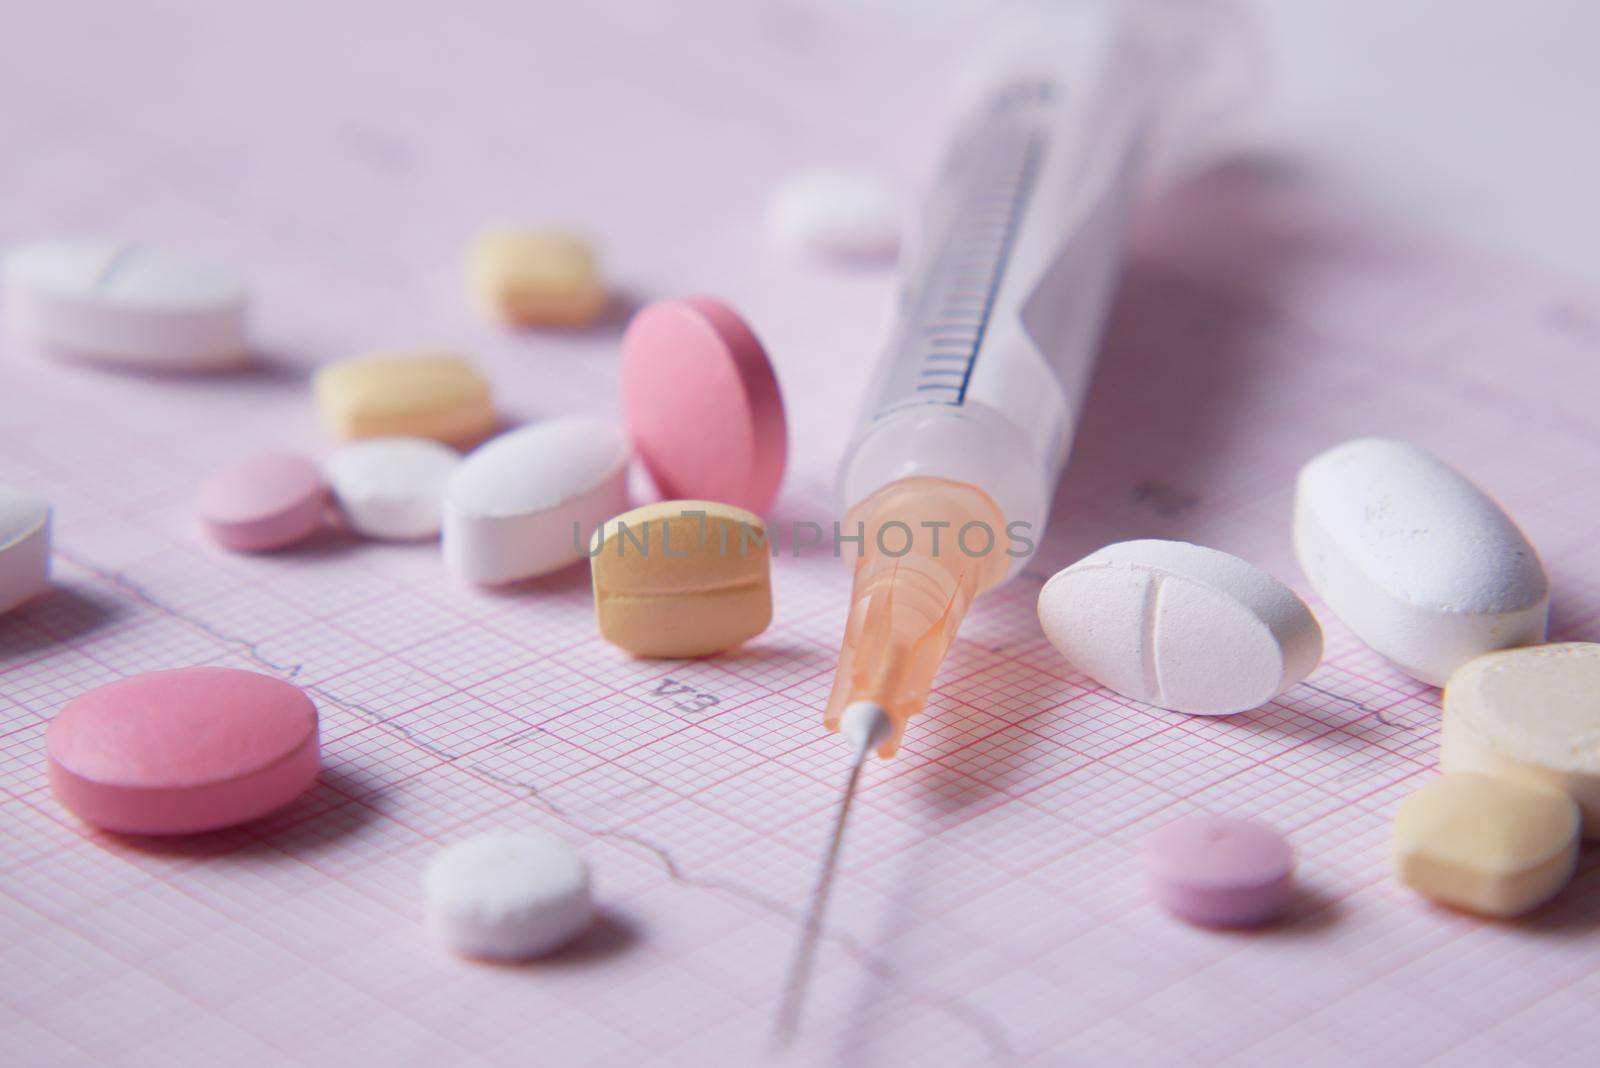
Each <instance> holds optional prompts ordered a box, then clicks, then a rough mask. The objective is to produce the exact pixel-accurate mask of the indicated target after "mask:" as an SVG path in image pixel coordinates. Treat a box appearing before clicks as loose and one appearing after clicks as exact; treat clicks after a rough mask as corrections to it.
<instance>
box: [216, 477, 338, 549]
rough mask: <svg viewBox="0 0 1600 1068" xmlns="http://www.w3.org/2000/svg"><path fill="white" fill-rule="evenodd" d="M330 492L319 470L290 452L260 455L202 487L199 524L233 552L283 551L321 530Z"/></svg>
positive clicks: (218, 542)
mask: <svg viewBox="0 0 1600 1068" xmlns="http://www.w3.org/2000/svg"><path fill="white" fill-rule="evenodd" d="M327 496H328V491H327V487H326V486H325V485H324V484H323V481H322V472H321V471H320V470H318V468H317V465H316V464H314V463H312V462H311V461H310V460H308V459H306V458H305V457H304V456H297V455H295V454H294V453H284V452H264V453H259V454H257V455H255V456H251V457H249V458H247V459H244V460H241V461H239V462H238V463H236V464H233V465H232V466H229V467H225V468H223V469H222V470H221V471H218V472H216V473H215V474H213V475H212V476H211V477H210V478H208V479H206V480H205V482H203V483H201V485H200V493H199V496H198V497H197V499H196V502H195V508H196V511H197V512H198V513H199V516H200V523H201V525H202V526H204V527H205V529H206V532H207V533H209V534H210V535H211V537H212V538H213V539H215V540H216V542H217V544H219V545H221V546H222V547H224V548H227V549H233V550H235V551H236V552H247V553H254V552H265V551H267V550H269V549H281V548H283V547H285V546H287V545H293V544H294V543H295V542H297V541H303V540H305V539H306V538H308V537H310V536H311V535H312V534H313V533H315V532H316V530H317V529H318V528H319V527H320V526H321V525H322V514H323V511H324V509H325V507H326V505H327Z"/></svg>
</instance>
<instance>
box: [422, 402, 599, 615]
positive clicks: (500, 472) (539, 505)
mask: <svg viewBox="0 0 1600 1068" xmlns="http://www.w3.org/2000/svg"><path fill="white" fill-rule="evenodd" d="M628 455H629V450H628V440H627V438H626V437H625V436H624V435H623V433H622V430H621V429H620V428H619V427H617V426H616V425H615V424H612V423H608V422H606V421H604V420H602V419H587V418H570V419H553V420H550V421H549V422H546V423H538V424H536V425H534V426H528V427H523V428H522V429H520V430H513V431H512V432H511V433H509V434H502V435H501V436H500V437H497V438H495V439H494V440H492V441H489V442H487V443H486V444H484V445H482V446H480V447H479V448H478V449H476V450H474V451H473V452H472V453H471V454H470V455H469V456H468V457H467V458H466V459H465V460H464V461H463V462H462V464H461V466H460V467H459V468H458V469H457V470H456V473H455V475H454V477H452V478H451V480H450V488H449V489H448V491H447V492H446V494H445V506H444V527H443V531H444V559H445V564H446V566H448V567H449V568H450V571H451V572H452V573H453V574H454V575H456V576H457V577H458V578H461V579H464V580H466V581H468V582H476V583H482V584H484V585H498V584H501V583H506V582H517V581H519V580H521V579H526V578H532V577H534V576H536V575H543V574H546V573H547V572H550V571H554V570H556V569H557V568H560V567H565V566H566V565H567V564H570V563H572V562H573V561H575V560H578V559H580V558H582V557H583V556H584V554H585V550H586V549H587V547H588V545H589V538H590V535H592V534H593V533H594V529H595V527H597V526H599V525H600V524H601V523H603V522H605V521H606V520H607V519H610V518H611V517H612V516H614V515H617V514H618V513H620V512H623V511H626V510H627V507H628V502H627V473H628Z"/></svg>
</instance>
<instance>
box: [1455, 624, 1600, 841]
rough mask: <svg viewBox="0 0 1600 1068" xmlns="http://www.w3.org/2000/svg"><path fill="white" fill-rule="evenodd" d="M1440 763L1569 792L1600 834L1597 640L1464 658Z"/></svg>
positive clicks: (1593, 834) (1590, 829)
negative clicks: (1472, 658)
mask: <svg viewBox="0 0 1600 1068" xmlns="http://www.w3.org/2000/svg"><path fill="white" fill-rule="evenodd" d="M1439 767H1440V768H1441V769H1442V770H1444V771H1476V772H1482V773H1484V774H1486V775H1495V776H1498V777H1500V778H1504V779H1514V780H1517V781H1519V782H1525V783H1530V784H1532V785H1535V786H1546V787H1551V788H1553V789H1555V790H1558V791H1561V792H1563V793H1566V794H1568V795H1569V796H1570V797H1571V798H1572V799H1573V800H1574V801H1575V802H1577V804H1578V808H1579V810H1580V811H1581V812H1582V813H1583V834H1584V837H1585V838H1600V645H1597V644H1595V643H1593V642H1560V643H1557V644H1555V645H1535V646H1530V647H1528V648H1524V649H1506V650H1503V651H1501V652H1496V653H1488V654H1486V655H1484V656H1480V657H1477V658H1476V659H1474V660H1470V661H1468V662H1467V663H1466V664H1465V665H1463V666H1462V667H1461V668H1460V669H1458V670H1457V671H1456V673H1455V674H1454V675H1451V676H1450V681H1449V683H1448V684H1447V685H1446V686H1445V690H1444V717H1443V719H1442V721H1441V723H1440V729H1439Z"/></svg>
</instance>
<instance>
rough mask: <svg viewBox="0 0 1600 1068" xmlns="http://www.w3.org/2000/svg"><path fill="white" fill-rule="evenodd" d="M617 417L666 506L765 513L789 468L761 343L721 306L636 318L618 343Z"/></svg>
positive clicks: (676, 303)
mask: <svg viewBox="0 0 1600 1068" xmlns="http://www.w3.org/2000/svg"><path fill="white" fill-rule="evenodd" d="M622 407H623V416H624V419H625V420H626V422H627V425H628V434H629V436H630V437H631V438H632V439H633V447H634V450H635V451H636V452H637V453H638V454H639V456H640V458H641V459H643V460H644V464H645V467H646V468H647V469H648V470H649V472H650V476H651V477H652V478H653V479H655V483H656V486H657V487H658V488H659V489H660V490H661V492H662V493H663V494H665V495H666V497H667V498H669V499H673V498H686V499H694V500H707V501H719V502H721V503H723V504H731V505H735V506H736V507H739V508H744V509H746V510H748V511H751V512H756V513H758V514H760V513H764V512H765V511H766V510H767V508H768V507H770V506H771V504H772V500H773V498H774V497H776V496H777V493H778V484H779V483H780V482H782V481H783V468H784V464H785V462H786V461H787V459H788V449H789V446H788V428H787V426H786V424H785V421H784V415H783V397H782V395H781V394H780V393H779V391H778V379H777V376H776V375H775V374H774V373H773V370H772V364H771V363H770V362H769V361H768V360H767V354H766V351H765V350H764V349H762V347H761V342H760V341H758V340H757V339H756V336H755V334H754V333H752V332H751V330H750V328H749V327H748V326H746V325H745V322H744V320H743V319H741V318H740V317H739V315H738V313H737V312H735V311H734V310H733V309H732V308H730V307H728V306H727V305H726V304H723V303H722V302H721V301H718V300H713V299H712V298H710V297H690V298H688V299H687V300H664V301H658V302H657V303H655V304H651V305H649V306H648V307H646V308H644V309H643V310H641V311H640V312H639V313H638V314H637V315H635V316H634V317H633V321H632V322H630V323H629V324H628V329H627V332H626V333H625V334H624V335H623V337H622Z"/></svg>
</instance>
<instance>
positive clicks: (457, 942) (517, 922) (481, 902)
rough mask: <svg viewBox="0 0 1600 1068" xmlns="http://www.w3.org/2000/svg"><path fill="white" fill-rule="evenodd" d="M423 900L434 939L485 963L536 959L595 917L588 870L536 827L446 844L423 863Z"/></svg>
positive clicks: (564, 844) (555, 838)
mask: <svg viewBox="0 0 1600 1068" xmlns="http://www.w3.org/2000/svg"><path fill="white" fill-rule="evenodd" d="M423 898H424V910H425V912H426V914H427V921H428V928H429V930H430V931H432V932H433V935H434V937H435V938H437V939H438V940H439V941H440V942H441V943H442V944H443V945H444V946H446V947H447V948H448V949H450V950H451V951H453V952H455V953H459V954H461V955H462V956H465V957H477V958H482V959H486V960H504V961H510V960H526V959H529V958H532V957H538V956H542V955H544V954H546V953H549V952H551V951H552V950H555V949H559V948H560V947H561V946H563V945H565V944H566V943H568V942H570V941H571V940H572V939H574V938H576V937H577V936H578V935H579V934H581V933H582V932H583V930H584V929H585V928H586V927H588V926H589V923H590V921H591V920H592V919H593V916H594V903H593V900H592V896H591V891H590V879H589V868H588V865H587V864H585V863H584V861H583V858H582V857H580V856H579V855H578V851H577V850H576V849H574V848H573V847H572V846H571V845H569V844H568V843H567V842H566V841H565V840H563V839H561V838H560V837H558V836H556V835H554V834H551V833H549V832H548V831H540V830H525V831H490V832H487V833H484V834H479V835H476V836H474V837H472V838H468V839H466V840H465V841H462V842H457V843H455V844H454V845H451V846H447V847H446V848H444V849H443V850H441V851H440V852H439V853H438V854H437V855H435V856H434V858H433V860H432V861H431V862H430V863H429V864H428V869H427V872H426V873H425V875H424V877H423Z"/></svg>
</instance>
